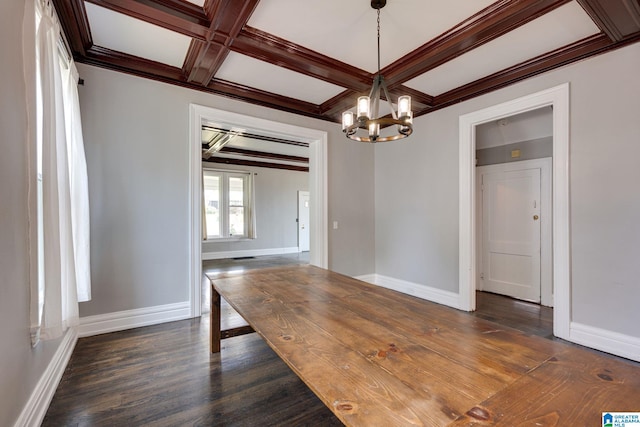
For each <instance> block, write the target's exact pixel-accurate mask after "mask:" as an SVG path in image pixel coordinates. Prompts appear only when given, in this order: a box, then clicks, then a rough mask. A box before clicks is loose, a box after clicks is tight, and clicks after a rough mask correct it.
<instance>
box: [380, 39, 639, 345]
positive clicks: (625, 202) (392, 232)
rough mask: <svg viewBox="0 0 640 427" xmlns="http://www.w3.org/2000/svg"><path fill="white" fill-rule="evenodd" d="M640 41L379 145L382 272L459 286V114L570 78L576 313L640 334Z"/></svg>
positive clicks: (442, 113)
mask: <svg viewBox="0 0 640 427" xmlns="http://www.w3.org/2000/svg"><path fill="white" fill-rule="evenodd" d="M639 68H640V44H638V43H636V44H634V45H631V46H628V47H625V48H623V49H619V50H616V51H613V52H610V53H607V54H604V55H600V56H597V57H595V58H591V59H589V60H585V61H582V62H579V63H576V64H573V65H570V66H567V67H564V68H561V69H558V70H555V71H552V72H549V73H546V74H543V75H540V76H537V77H535V78H532V79H528V80H526V81H524V82H521V83H518V84H516V85H513V86H510V87H508V88H505V89H502V90H499V91H496V92H493V93H490V94H487V95H484V96H481V97H478V98H474V99H472V100H469V101H467V102H463V103H460V104H457V105H454V106H451V107H449V108H445V109H442V110H439V111H436V112H434V113H431V114H428V115H426V116H423V117H419V118H417V119H416V120H415V130H414V135H415V137H414V136H412V137H411V138H410V140H409V141H407V142H406V143H405V142H401V143H399V144H386V145H379V146H376V153H375V180H376V191H375V205H376V217H375V229H376V272H377V273H378V274H381V275H385V276H389V277H394V278H397V279H402V280H407V281H411V282H414V283H418V284H424V285H428V286H432V287H435V288H439V289H444V290H448V291H453V292H458V156H459V153H458V118H459V116H460V115H462V114H466V113H470V112H473V111H477V110H480V109H483V108H486V107H489V106H492V105H495V104H499V103H501V102H505V101H508V100H511V99H514V98H518V97H521V96H524V95H528V94H531V93H535V92H538V91H541V90H544V89H548V88H550V87H553V86H557V85H559V84H562V83H565V82H569V83H570V93H571V95H570V97H571V98H570V126H571V128H570V135H571V140H570V165H569V170H570V211H571V217H570V219H571V253H572V258H571V276H572V291H571V298H572V320H573V321H576V322H579V323H582V324H585V325H589V326H594V327H598V328H602V329H606V330H610V331H615V332H619V333H622V334H626V335H629V336H633V337H640V331H639V330H638V327H637V325H638V324H640V311H638V309H637V301H640V286H638V277H640V263H638V262H637V260H638V258H639V256H640V249H639V248H640V225H639V223H638V218H640V192H639V191H638V182H640V168H638V166H637V158H638V157H639V156H640V136H639V135H640V121H638V119H637V116H638V112H640V85H639V84H638V80H637V70H638V69H639Z"/></svg>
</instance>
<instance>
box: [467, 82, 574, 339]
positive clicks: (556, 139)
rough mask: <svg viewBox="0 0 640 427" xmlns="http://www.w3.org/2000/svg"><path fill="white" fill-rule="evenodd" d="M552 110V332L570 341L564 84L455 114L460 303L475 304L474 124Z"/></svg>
mask: <svg viewBox="0 0 640 427" xmlns="http://www.w3.org/2000/svg"><path fill="white" fill-rule="evenodd" d="M546 106H551V107H552V109H553V166H552V175H553V202H552V205H553V284H554V295H553V300H554V301H553V305H554V310H553V333H554V335H555V336H557V337H560V338H563V339H569V334H570V327H571V298H570V296H571V270H570V240H569V84H568V83H565V84H562V85H560V86H556V87H553V88H550V89H547V90H544V91H541V92H538V93H534V94H531V95H528V96H524V97H522V98H518V99H515V100H512V101H508V102H505V103H503V104H499V105H495V106H492V107H488V108H485V109H483V110H480V111H475V112H472V113H469V114H465V115H462V116H460V120H459V131H460V141H459V142H460V145H459V148H460V155H459V156H460V157H459V171H460V172H459V174H460V182H459V190H460V192H459V197H460V199H459V202H460V211H459V212H460V219H459V220H460V222H459V298H460V301H459V307H460V309H462V310H466V311H473V310H475V308H476V298H475V291H476V271H477V270H476V268H477V266H476V259H477V258H476V249H477V248H476V197H475V196H476V191H475V188H476V182H475V181H476V174H475V151H476V140H475V137H476V132H475V128H476V126H478V125H481V124H483V123H486V122H490V121H494V120H499V119H502V118H505V117H508V116H512V115H515V114H519V113H524V112H526V111H531V110H535V109H538V108H542V107H546Z"/></svg>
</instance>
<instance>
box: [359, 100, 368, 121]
mask: <svg viewBox="0 0 640 427" xmlns="http://www.w3.org/2000/svg"><path fill="white" fill-rule="evenodd" d="M368 118H369V97H368V96H361V97H359V98H358V120H360V119H368Z"/></svg>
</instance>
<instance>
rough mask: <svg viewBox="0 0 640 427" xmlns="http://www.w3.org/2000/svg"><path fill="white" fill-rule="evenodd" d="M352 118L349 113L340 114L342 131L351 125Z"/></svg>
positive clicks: (351, 114)
mask: <svg viewBox="0 0 640 427" xmlns="http://www.w3.org/2000/svg"><path fill="white" fill-rule="evenodd" d="M353 122H354V118H353V113H352V112H351V111H345V112H344V113H342V130H343V131H346V130H347V128H348V127H349V126H351V125H353Z"/></svg>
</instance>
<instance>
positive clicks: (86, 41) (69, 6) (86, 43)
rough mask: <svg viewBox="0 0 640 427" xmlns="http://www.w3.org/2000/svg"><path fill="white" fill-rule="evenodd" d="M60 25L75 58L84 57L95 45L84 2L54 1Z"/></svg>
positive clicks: (79, 0)
mask: <svg viewBox="0 0 640 427" xmlns="http://www.w3.org/2000/svg"><path fill="white" fill-rule="evenodd" d="M53 5H54V6H55V8H56V11H57V12H58V15H59V18H60V25H61V26H62V30H63V31H64V34H65V36H66V37H67V41H68V42H69V45H70V46H69V47H70V48H71V50H72V51H73V52H74V56H78V55H79V56H83V55H84V54H85V53H86V50H87V49H89V48H90V47H91V46H92V45H93V41H92V40H91V32H90V31H89V19H88V18H87V13H86V11H85V8H84V3H83V1H82V0H53Z"/></svg>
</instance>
